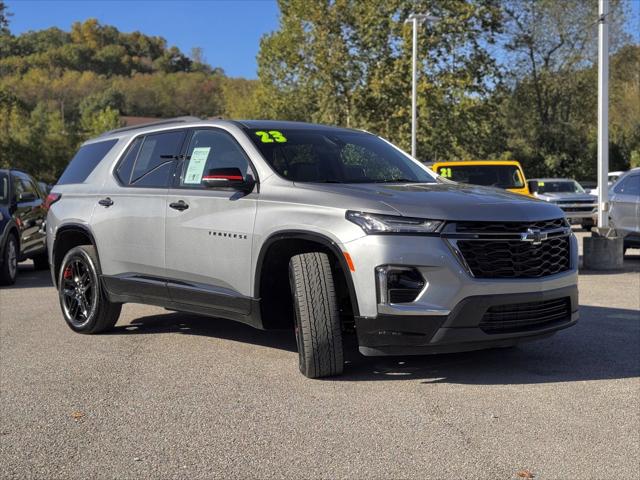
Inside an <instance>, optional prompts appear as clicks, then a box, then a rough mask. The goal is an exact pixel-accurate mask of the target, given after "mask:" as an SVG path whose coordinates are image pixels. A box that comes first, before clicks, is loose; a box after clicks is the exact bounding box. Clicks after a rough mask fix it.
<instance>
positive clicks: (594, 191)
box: [578, 180, 598, 196]
mask: <svg viewBox="0 0 640 480" xmlns="http://www.w3.org/2000/svg"><path fill="white" fill-rule="evenodd" d="M578 183H579V184H580V186H581V187H582V188H584V191H585V192H586V193H588V194H590V195H596V196H597V195H598V182H594V181H591V180H580V181H579V182H578Z"/></svg>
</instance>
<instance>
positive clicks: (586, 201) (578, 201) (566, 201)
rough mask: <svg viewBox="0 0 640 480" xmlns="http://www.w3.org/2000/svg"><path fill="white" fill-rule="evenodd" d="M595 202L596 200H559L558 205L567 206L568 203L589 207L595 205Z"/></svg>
mask: <svg viewBox="0 0 640 480" xmlns="http://www.w3.org/2000/svg"><path fill="white" fill-rule="evenodd" d="M594 202H595V199H594V200H558V201H557V202H556V203H557V204H558V205H565V204H567V203H584V204H588V205H593V204H594Z"/></svg>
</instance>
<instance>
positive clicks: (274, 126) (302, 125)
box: [232, 120, 363, 133]
mask: <svg viewBox="0 0 640 480" xmlns="http://www.w3.org/2000/svg"><path fill="white" fill-rule="evenodd" d="M232 122H233V123H235V124H236V125H238V126H239V127H241V128H245V129H250V130H254V129H257V128H259V129H265V130H291V129H295V130H335V131H345V130H349V131H352V132H358V133H362V132H363V130H357V129H355V128H347V127H338V126H335V125H323V124H321V123H307V122H292V121H288V120H232Z"/></svg>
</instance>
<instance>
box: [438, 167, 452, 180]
mask: <svg viewBox="0 0 640 480" xmlns="http://www.w3.org/2000/svg"><path fill="white" fill-rule="evenodd" d="M440 175H442V176H443V177H444V178H451V167H442V168H441V169H440Z"/></svg>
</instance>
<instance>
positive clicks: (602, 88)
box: [582, 0, 624, 270]
mask: <svg viewBox="0 0 640 480" xmlns="http://www.w3.org/2000/svg"><path fill="white" fill-rule="evenodd" d="M598 13H599V16H600V18H599V20H598V22H599V26H598V228H594V229H593V236H591V237H584V239H583V240H582V247H583V248H582V252H583V255H582V263H583V266H584V268H586V269H587V270H619V269H621V268H622V267H623V266H624V239H623V238H622V237H620V236H618V235H617V234H616V231H615V230H614V229H611V228H609V185H607V173H608V171H609V125H608V123H609V15H610V14H611V10H609V0H600V1H599V8H598Z"/></svg>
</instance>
